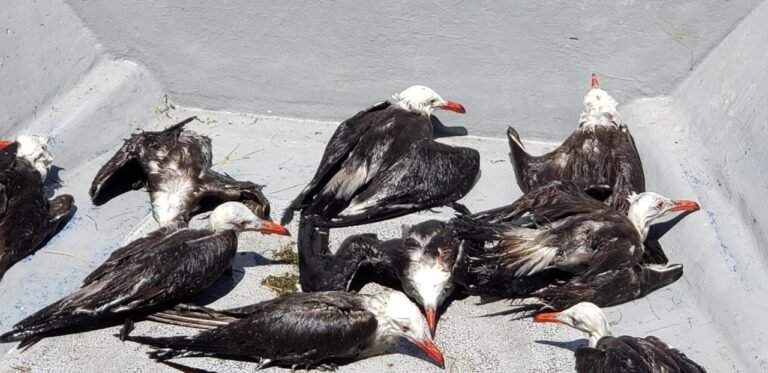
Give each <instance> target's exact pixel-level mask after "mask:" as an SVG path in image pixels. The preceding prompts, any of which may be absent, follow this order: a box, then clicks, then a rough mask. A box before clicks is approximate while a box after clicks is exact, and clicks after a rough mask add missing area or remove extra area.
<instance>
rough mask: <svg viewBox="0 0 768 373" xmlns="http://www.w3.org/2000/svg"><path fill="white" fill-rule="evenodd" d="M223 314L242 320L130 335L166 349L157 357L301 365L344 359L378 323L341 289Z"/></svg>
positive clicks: (302, 295)
mask: <svg viewBox="0 0 768 373" xmlns="http://www.w3.org/2000/svg"><path fill="white" fill-rule="evenodd" d="M227 313H228V314H235V315H237V314H239V315H243V318H242V319H240V320H236V321H233V322H231V323H229V324H227V325H225V326H222V327H219V328H216V329H213V330H208V331H204V332H201V333H200V334H198V335H196V336H193V337H169V338H151V337H129V339H130V340H134V341H136V342H139V343H144V344H149V345H152V346H154V347H156V348H161V349H166V350H160V351H157V352H155V353H154V354H153V358H155V359H157V360H166V359H169V358H173V357H177V356H181V355H184V356H185V357H186V356H190V357H191V356H217V357H225V358H232V359H254V360H257V359H258V358H264V359H271V360H272V362H273V364H276V365H287V366H292V365H300V366H306V365H314V364H317V363H319V362H322V361H324V360H328V359H333V358H344V357H347V358H348V357H349V354H350V352H354V351H355V350H356V349H357V348H359V347H361V345H363V344H364V343H365V342H366V341H367V340H368V339H369V338H370V337H372V336H373V335H374V333H375V330H376V327H377V321H376V319H375V317H374V316H373V314H371V313H370V312H368V311H366V310H365V309H364V308H363V307H362V305H361V304H360V302H359V300H358V298H357V296H356V295H353V294H346V293H340V292H330V293H322V292H321V293H297V294H293V295H289V296H283V297H280V298H276V299H273V300H269V301H266V302H261V303H257V304H255V305H251V306H247V307H243V308H240V309H235V310H230V311H227ZM245 315H247V316H245ZM169 350H170V351H169Z"/></svg>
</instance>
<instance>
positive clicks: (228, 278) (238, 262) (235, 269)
mask: <svg viewBox="0 0 768 373" xmlns="http://www.w3.org/2000/svg"><path fill="white" fill-rule="evenodd" d="M269 264H283V263H281V262H276V261H273V260H270V259H267V258H265V257H264V256H262V255H261V254H258V253H255V252H251V251H246V252H239V253H237V256H235V262H234V263H233V264H232V270H231V271H229V272H228V273H224V274H223V275H222V276H221V277H220V278H219V279H218V280H217V281H216V283H214V284H213V286H211V288H210V289H208V290H207V291H206V292H204V293H203V294H201V295H199V296H197V297H195V298H194V299H193V300H192V302H193V303H195V304H199V305H208V304H211V303H213V302H215V301H217V300H219V299H220V298H222V297H224V296H225V295H227V294H229V292H230V291H232V289H234V288H235V286H237V284H239V283H240V281H242V280H243V278H245V268H249V267H256V266H263V265H269Z"/></svg>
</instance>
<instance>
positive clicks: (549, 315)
mask: <svg viewBox="0 0 768 373" xmlns="http://www.w3.org/2000/svg"><path fill="white" fill-rule="evenodd" d="M559 314H560V312H542V313H539V314H536V316H534V317H533V322H556V323H559V322H561V321H560V319H558V318H557V316H558V315H559Z"/></svg>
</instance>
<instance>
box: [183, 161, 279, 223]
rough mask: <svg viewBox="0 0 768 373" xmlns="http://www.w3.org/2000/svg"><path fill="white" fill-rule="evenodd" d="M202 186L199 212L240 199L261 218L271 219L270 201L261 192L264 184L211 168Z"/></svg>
mask: <svg viewBox="0 0 768 373" xmlns="http://www.w3.org/2000/svg"><path fill="white" fill-rule="evenodd" d="M200 188H201V193H200V196H199V198H200V199H201V200H200V205H201V206H200V210H198V212H203V211H208V210H212V209H214V208H215V207H216V206H218V205H219V204H221V203H223V202H228V201H238V202H242V203H244V204H245V205H247V206H248V207H249V208H250V209H251V210H252V211H253V212H254V213H255V214H256V215H257V216H258V217H259V218H261V219H265V220H271V218H270V205H269V201H268V200H267V197H264V193H262V192H261V190H262V189H263V188H264V186H263V185H259V184H255V183H252V182H250V181H240V180H236V179H235V178H233V177H232V176H229V175H227V174H221V173H218V172H216V171H213V170H209V171H208V172H207V173H206V176H205V178H204V179H203V181H202V183H201V185H200Z"/></svg>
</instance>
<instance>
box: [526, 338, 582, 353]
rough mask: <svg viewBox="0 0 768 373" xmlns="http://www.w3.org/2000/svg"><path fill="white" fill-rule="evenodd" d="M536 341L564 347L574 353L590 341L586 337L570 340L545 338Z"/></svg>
mask: <svg viewBox="0 0 768 373" xmlns="http://www.w3.org/2000/svg"><path fill="white" fill-rule="evenodd" d="M535 342H536V343H539V344H543V345H548V346H554V347H559V348H563V349H566V350H568V351H571V352H574V353H575V352H576V350H578V349H579V347H581V346H586V345H587V344H588V343H589V341H587V340H586V339H585V338H581V339H577V340H574V341H570V342H557V341H543V340H537V341H535Z"/></svg>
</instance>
